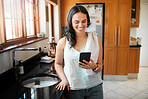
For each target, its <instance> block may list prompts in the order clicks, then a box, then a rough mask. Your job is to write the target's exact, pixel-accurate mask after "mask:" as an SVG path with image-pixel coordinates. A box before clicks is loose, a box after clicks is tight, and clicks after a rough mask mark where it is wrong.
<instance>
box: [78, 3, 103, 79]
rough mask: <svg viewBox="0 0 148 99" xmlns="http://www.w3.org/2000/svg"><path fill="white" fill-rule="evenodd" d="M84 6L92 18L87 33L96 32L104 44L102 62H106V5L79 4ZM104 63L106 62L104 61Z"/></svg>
mask: <svg viewBox="0 0 148 99" xmlns="http://www.w3.org/2000/svg"><path fill="white" fill-rule="evenodd" d="M77 5H81V6H84V7H85V8H86V9H87V11H88V13H89V16H90V23H91V24H90V26H89V27H87V28H86V30H85V31H86V32H96V33H97V34H98V36H99V38H100V40H101V42H102V47H103V49H102V60H104V16H105V15H104V14H105V7H104V6H105V5H104V4H103V3H102V4H98V3H86V4H84V3H83V4H77ZM103 62H104V61H103ZM103 71H104V65H103V70H102V72H101V76H102V79H103V74H104V72H103Z"/></svg>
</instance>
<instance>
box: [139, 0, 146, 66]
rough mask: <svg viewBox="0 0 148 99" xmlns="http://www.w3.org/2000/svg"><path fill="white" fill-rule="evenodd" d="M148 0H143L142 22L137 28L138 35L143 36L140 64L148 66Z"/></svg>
mask: <svg viewBox="0 0 148 99" xmlns="http://www.w3.org/2000/svg"><path fill="white" fill-rule="evenodd" d="M147 9H148V0H147V2H146V1H142V2H141V9H140V24H139V28H138V29H137V36H138V37H142V41H141V43H142V47H141V52H140V66H148V46H147V42H148V11H147Z"/></svg>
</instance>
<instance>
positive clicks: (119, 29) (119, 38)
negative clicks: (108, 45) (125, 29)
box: [118, 26, 120, 45]
mask: <svg viewBox="0 0 148 99" xmlns="http://www.w3.org/2000/svg"><path fill="white" fill-rule="evenodd" d="M118 45H120V26H119V35H118Z"/></svg>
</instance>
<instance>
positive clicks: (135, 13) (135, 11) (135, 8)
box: [131, 0, 140, 28]
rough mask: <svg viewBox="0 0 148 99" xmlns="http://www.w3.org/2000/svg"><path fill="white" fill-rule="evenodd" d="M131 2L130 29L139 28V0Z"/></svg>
mask: <svg viewBox="0 0 148 99" xmlns="http://www.w3.org/2000/svg"><path fill="white" fill-rule="evenodd" d="M131 1H132V4H131V28H139V16H140V0H131Z"/></svg>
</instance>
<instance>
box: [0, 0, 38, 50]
mask: <svg viewBox="0 0 148 99" xmlns="http://www.w3.org/2000/svg"><path fill="white" fill-rule="evenodd" d="M27 1H28V2H29V1H30V0H27ZM32 1H33V15H34V14H35V13H36V16H33V18H34V20H33V21H34V35H33V36H28V37H27V32H26V31H27V28H26V16H25V0H21V5H22V10H23V14H22V20H23V21H22V24H23V25H22V37H20V38H15V39H10V40H6V30H5V29H6V28H5V17H4V0H0V6H1V8H0V10H1V11H0V15H1V16H0V17H1V18H0V22H1V25H0V29H1V30H0V33H1V34H0V35H1V36H2V37H1V41H2V42H1V44H0V45H2V46H3V48H5V47H8V46H11V45H15V44H19V43H21V42H26V41H29V40H33V39H35V38H37V37H36V34H37V33H39V4H38V3H39V1H38V0H32ZM34 9H35V10H36V11H34Z"/></svg>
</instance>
